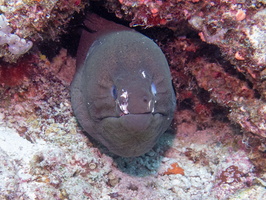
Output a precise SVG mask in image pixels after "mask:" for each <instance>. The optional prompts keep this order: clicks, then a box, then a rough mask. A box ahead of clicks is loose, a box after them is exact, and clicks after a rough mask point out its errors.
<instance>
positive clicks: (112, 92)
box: [111, 85, 117, 100]
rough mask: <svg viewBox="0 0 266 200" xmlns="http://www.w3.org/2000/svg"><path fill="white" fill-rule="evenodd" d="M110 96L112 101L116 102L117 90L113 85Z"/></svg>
mask: <svg viewBox="0 0 266 200" xmlns="http://www.w3.org/2000/svg"><path fill="white" fill-rule="evenodd" d="M111 94H112V96H113V98H114V100H116V99H117V89H116V86H115V85H113V86H112V89H111Z"/></svg>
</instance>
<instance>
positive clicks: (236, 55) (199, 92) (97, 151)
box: [0, 0, 266, 200]
mask: <svg viewBox="0 0 266 200" xmlns="http://www.w3.org/2000/svg"><path fill="white" fill-rule="evenodd" d="M265 4H266V2H265V0H248V1H240V0H239V1H225V0H215V1H209V0H207V1H202V0H188V1H183V0H178V1H173V0H169V1H152V0H144V1H143V0H138V1H136V0H120V1H116V0H106V1H105V7H107V8H108V9H109V10H110V11H113V12H114V13H116V15H117V16H118V17H119V18H123V19H126V20H129V21H130V22H131V26H143V27H152V26H153V27H154V26H160V27H167V28H169V29H171V30H172V32H173V34H169V35H170V36H169V35H168V32H167V31H165V30H164V29H162V30H160V31H158V30H159V29H156V31H155V32H153V33H152V35H158V33H159V32H160V37H161V38H162V39H158V38H156V36H155V37H154V39H155V41H157V42H158V44H159V45H160V47H161V48H162V50H163V51H164V53H165V55H166V57H167V59H168V62H169V64H170V65H171V72H172V76H173V84H174V86H175V88H176V92H177V99H178V105H179V107H178V109H177V111H176V113H175V123H173V128H174V130H169V131H168V132H167V133H166V134H164V135H163V136H162V137H161V138H160V140H159V143H158V144H157V145H156V146H155V147H154V148H153V149H152V150H151V151H150V152H148V153H146V154H145V155H143V156H140V157H136V158H123V157H117V156H114V155H112V154H110V153H109V152H108V151H107V150H106V149H105V148H104V147H103V146H101V145H99V144H97V143H96V142H94V141H93V140H92V139H90V138H88V137H86V135H85V134H84V132H83V131H82V130H81V127H80V126H79V125H78V123H77V121H76V119H75V117H74V116H73V111H72V108H71V105H70V97H69V84H70V82H71V80H72V76H73V74H74V71H75V69H74V68H73V66H74V65H75V59H74V58H72V57H70V56H68V52H67V50H66V49H62V50H61V51H60V53H59V55H57V56H56V57H55V58H53V59H49V60H48V59H47V58H46V56H45V55H43V54H41V53H40V52H38V51H37V50H36V51H34V52H33V54H29V55H27V56H24V57H23V58H22V59H20V60H19V62H18V63H17V64H6V63H5V64H2V65H1V67H0V162H1V163H2V165H0V171H1V173H0V178H1V177H2V181H1V183H0V199H73V200H75V199H77V200H79V199H103V200H106V199H155V200H157V199H158V200H159V199H160V200H161V199H162V200H163V199H165V200H166V199H167V200H168V199H192V200H194V199H197V200H198V199H231V200H233V199H263V198H264V196H265V194H266V189H265V186H266V173H265V172H266V168H265V166H266V156H265V152H266V145H265V144H266V143H265V142H266V139H265V124H266V123H265V120H266V119H265V118H266V116H265V112H266V111H265V110H266V109H265V94H266V93H265V87H266V86H265V85H266V81H265V73H266V71H265V20H263V18H265ZM83 5H84V4H83V2H81V1H77V0H73V1H72V0H71V1H64V0H57V1H46V0H43V1H31V0H23V1H22V0H17V1H15V0H10V1H6V0H2V1H0V9H1V13H2V14H1V16H2V18H1V19H2V22H4V24H5V25H8V26H5V28H4V29H1V31H2V32H5V33H8V34H14V35H16V36H18V37H19V38H20V41H21V40H23V39H25V41H26V43H27V42H28V41H32V42H33V45H34V44H36V43H37V42H38V41H40V40H43V39H45V38H52V39H55V38H56V36H57V35H58V34H59V33H60V32H62V31H64V26H65V23H66V22H67V21H68V20H69V16H71V13H73V12H74V11H75V10H76V11H80V9H82V8H83ZM3 17H5V18H6V19H7V20H6V21H5V18H3ZM35 19H36V21H35ZM58 27H60V29H59V28H58ZM10 28H11V29H12V30H11V29H10ZM10 30H11V31H10ZM157 31H158V33H157ZM163 31H165V32H163ZM2 38H3V37H1V40H2ZM16 41H18V40H16ZM12 44H14V43H12ZM16 45H18V46H19V43H17V44H16ZM0 47H1V51H0V52H1V56H4V57H3V59H4V60H6V61H10V62H14V61H15V60H17V58H18V57H20V55H15V54H11V52H10V51H9V50H8V47H9V43H8V41H7V42H5V43H3V44H2V45H1V46H0ZM20 50H21V49H20ZM226 116H228V118H229V119H230V120H231V122H235V123H236V124H239V125H240V127H241V129H240V128H238V127H237V126H234V125H232V123H231V122H230V121H229V120H228V118H227V117H226Z"/></svg>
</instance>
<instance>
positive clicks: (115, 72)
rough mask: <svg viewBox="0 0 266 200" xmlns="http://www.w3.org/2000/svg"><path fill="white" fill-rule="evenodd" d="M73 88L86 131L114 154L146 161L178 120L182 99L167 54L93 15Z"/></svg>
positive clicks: (87, 22) (75, 106) (74, 104)
mask: <svg viewBox="0 0 266 200" xmlns="http://www.w3.org/2000/svg"><path fill="white" fill-rule="evenodd" d="M85 25H86V26H87V27H89V28H91V29H93V30H95V32H93V33H90V32H88V31H83V33H82V36H81V39H80V44H79V48H78V55H77V72H76V74H75V77H74V79H73V81H72V83H71V103H72V107H73V110H74V114H75V116H76V118H77V119H78V122H79V123H80V125H81V126H82V127H83V129H84V130H85V131H86V132H87V133H88V134H89V135H90V136H92V137H93V138H95V139H96V140H97V141H99V142H100V143H102V144H103V145H104V146H106V147H107V148H108V149H109V151H111V152H112V153H114V154H116V155H119V156H122V157H135V156H140V155H142V154H144V153H146V152H148V151H149V150H151V148H152V147H153V146H154V145H155V144H156V142H157V140H158V138H159V137H160V136H161V135H162V134H163V133H164V132H165V131H166V130H167V129H168V127H169V126H170V124H171V121H172V119H173V115H174V110H175V107H176V98H175V93H174V90H173V86H172V81H171V74H170V70H169V66H168V63H167V61H166V58H165V56H164V54H163V52H162V51H161V49H160V48H159V47H158V46H157V44H155V43H154V42H153V41H152V40H151V39H149V38H148V37H146V36H144V35H142V34H140V33H138V32H136V31H134V30H132V29H130V28H127V27H124V26H122V25H119V24H116V23H114V22H111V21H108V20H105V19H102V18H100V17H99V16H97V15H95V14H88V15H87V20H85Z"/></svg>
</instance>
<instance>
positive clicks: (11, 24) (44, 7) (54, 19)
mask: <svg viewBox="0 0 266 200" xmlns="http://www.w3.org/2000/svg"><path fill="white" fill-rule="evenodd" d="M85 2H86V1H81V0H69V1H68V0H42V1H41V0H40V1H37V0H8V1H7V0H1V1H0V11H1V13H2V14H1V18H0V25H1V29H0V31H1V32H0V37H1V41H0V57H2V58H3V60H4V61H6V62H16V61H17V59H18V58H19V57H21V55H23V54H24V53H26V52H27V51H28V50H29V49H30V48H31V46H32V43H33V44H36V43H37V42H39V41H41V40H45V39H52V40H55V39H56V38H57V36H58V35H59V34H61V33H62V32H64V31H65V27H66V25H67V23H68V22H69V21H70V20H71V17H72V15H73V13H74V12H80V11H81V10H82V9H83V8H84V6H85ZM86 3H87V2H86ZM3 29H5V30H3Z"/></svg>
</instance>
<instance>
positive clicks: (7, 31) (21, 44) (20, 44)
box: [0, 14, 32, 54]
mask: <svg viewBox="0 0 266 200" xmlns="http://www.w3.org/2000/svg"><path fill="white" fill-rule="evenodd" d="M11 31H12V29H11V28H10V27H9V23H8V21H7V19H6V17H5V16H4V15H3V14H2V15H0V45H3V44H8V50H9V51H10V52H11V53H12V54H24V53H26V52H27V51H29V50H30V48H31V47H32V42H31V41H26V40H25V39H24V38H20V37H19V36H18V35H16V34H12V33H11Z"/></svg>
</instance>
